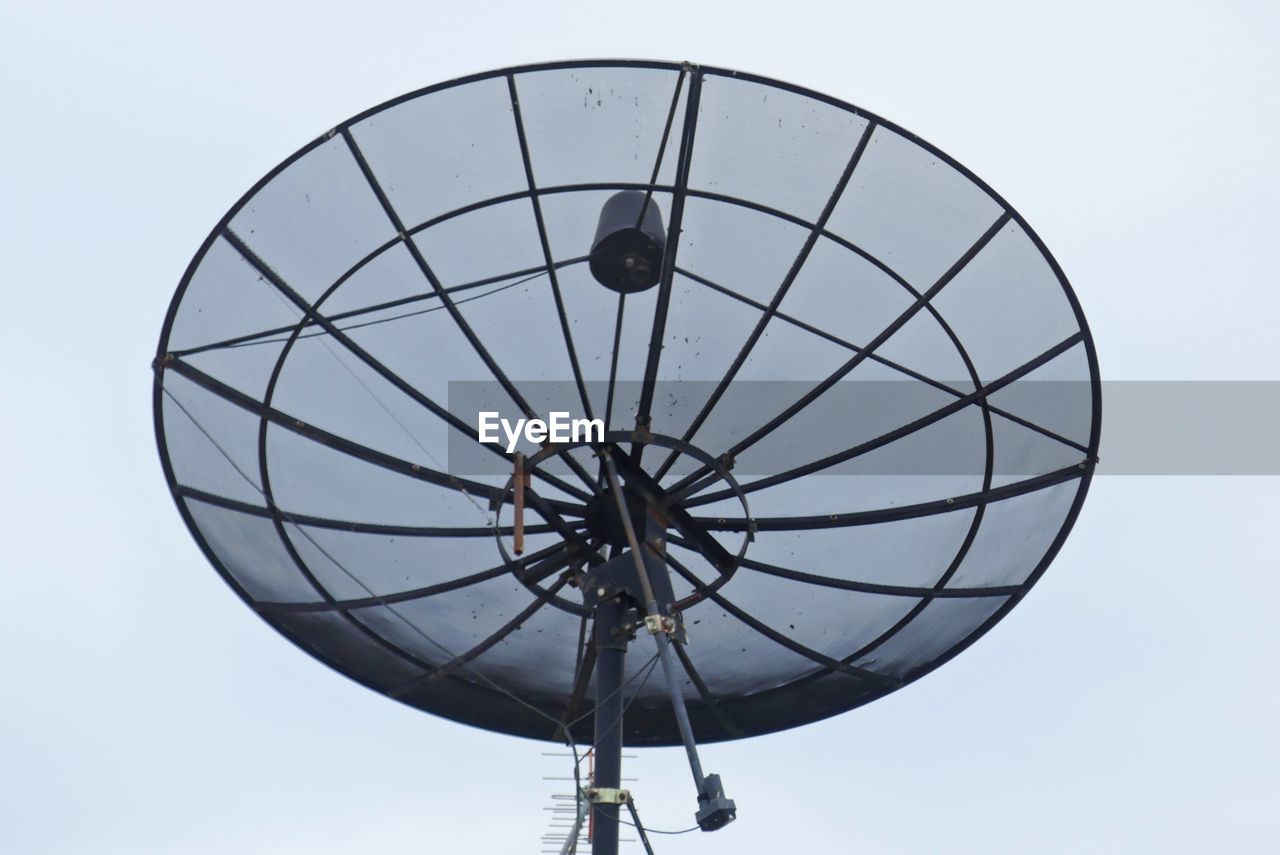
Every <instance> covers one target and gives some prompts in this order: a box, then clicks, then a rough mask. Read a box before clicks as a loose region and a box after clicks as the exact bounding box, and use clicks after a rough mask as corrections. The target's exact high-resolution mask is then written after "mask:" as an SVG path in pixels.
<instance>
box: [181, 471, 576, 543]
mask: <svg viewBox="0 0 1280 855" xmlns="http://www.w3.org/2000/svg"><path fill="white" fill-rule="evenodd" d="M174 494H175V495H178V496H182V497H184V498H188V499H194V500H196V501H198V502H204V503H205V504H206V505H216V506H217V507H220V508H226V509H227V510H229V511H237V512H239V513H242V514H249V515H250V516H256V517H265V518H267V519H270V518H271V516H272V515H273V514H275V513H277V512H278V513H280V514H283V515H284V516H285V517H286V518H287V519H288V521H289V522H290V523H292V524H294V525H299V526H306V527H307V528H323V529H332V530H333V531H349V532H353V533H355V534H381V535H387V536H389V537H495V536H497V535H510V534H511V533H512V527H511V526H497V527H493V526H436V525H396V524H394V523H367V522H359V521H357V520H339V519H333V518H332V517H320V516H315V515H313V514H300V513H296V512H294V511H288V510H284V509H281V508H278V507H276V506H275V505H274V504H272V505H267V506H262V505H253V504H250V503H248V502H241V501H239V500H237V499H229V498H227V497H226V496H220V495H218V494H217V493H210V492H207V491H205V490H200V489H197V488H195V487H188V486H184V485H182V484H179V485H177V486H176V487H175V488H174ZM584 525H585V523H574V524H572V525H566V526H565V528H563V529H562V528H561V527H560V526H555V525H551V524H549V523H547V524H539V525H526V526H525V527H524V530H525V533H526V534H563V533H564V532H565V531H568V532H571V533H573V534H574V535H575V536H577V531H578V529H580V528H582V527H584Z"/></svg>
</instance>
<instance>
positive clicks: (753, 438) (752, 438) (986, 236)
mask: <svg viewBox="0 0 1280 855" xmlns="http://www.w3.org/2000/svg"><path fill="white" fill-rule="evenodd" d="M1011 218H1012V215H1011V214H1010V213H1009V212H1008V211H1005V212H1004V213H1002V214H1001V215H1000V216H999V217H998V218H997V219H996V221H995V222H994V223H992V224H991V226H990V228H988V229H987V230H986V232H984V233H983V234H982V236H981V237H980V238H978V240H977V241H975V242H974V244H973V245H972V246H971V247H969V249H968V250H967V251H966V252H965V253H964V255H962V256H961V257H960V258H959V259H958V260H957V261H956V263H955V264H953V265H952V266H951V268H950V269H949V270H948V271H947V272H946V273H944V274H943V275H942V277H941V278H939V279H938V281H937V282H935V283H934V284H933V285H932V286H931V287H930V288H929V290H927V291H925V292H924V293H922V294H921V295H920V297H919V298H918V299H917V300H916V301H915V302H914V303H912V304H911V305H910V306H909V307H907V309H905V310H904V311H903V312H902V313H901V314H900V315H898V317H897V318H895V319H894V320H893V321H892V322H891V323H890V324H889V325H888V326H887V327H885V328H884V329H883V330H881V331H880V333H879V334H878V335H877V336H876V337H875V338H873V339H872V340H871V341H870V342H869V343H868V344H867V346H866V347H865V348H864V349H863V350H861V351H860V352H858V353H855V354H854V355H853V356H852V357H851V358H850V359H849V360H848V361H847V362H845V363H844V365H842V366H840V367H839V368H837V369H836V370H835V371H833V372H832V373H831V374H830V375H828V376H827V377H826V378H825V379H823V380H822V381H821V382H820V383H818V384H817V385H816V386H814V387H813V388H812V389H810V390H809V391H808V392H806V393H805V394H804V395H803V396H801V398H800V399H799V400H798V401H796V402H795V403H794V404H792V405H791V406H789V407H787V408H786V409H785V410H783V411H782V412H781V413H779V414H778V415H776V416H774V417H773V418H772V419H770V420H769V421H768V422H766V423H765V424H764V425H762V426H761V427H759V428H757V429H756V430H754V431H752V432H751V433H750V434H749V435H748V436H746V437H744V438H743V439H741V440H739V441H738V442H736V443H735V444H734V445H733V446H732V447H731V448H730V449H729V452H728V453H729V454H730V455H731V456H733V457H737V456H738V455H740V454H741V453H742V452H744V451H746V450H747V449H748V448H750V447H751V446H753V445H755V444H756V443H757V442H759V441H760V440H761V439H763V438H764V437H766V436H768V435H769V434H770V433H772V432H773V431H774V430H776V429H777V428H778V427H780V426H781V425H782V424H784V423H785V422H787V421H789V420H790V419H791V418H792V416H794V415H795V414H796V413H798V412H800V411H801V410H803V409H804V408H805V407H807V406H809V404H811V403H813V402H814V401H815V400H817V399H818V398H819V397H820V396H821V395H822V394H823V393H824V392H826V391H827V390H828V389H830V388H831V387H832V386H834V385H835V384H836V383H838V382H840V379H841V378H843V377H844V376H846V375H847V374H848V373H849V372H850V371H853V370H854V369H855V368H857V367H858V366H859V365H861V364H862V363H863V362H864V361H865V360H866V359H867V358H868V357H869V356H870V355H871V354H873V353H875V351H876V349H877V348H879V347H880V345H882V344H884V343H885V341H887V340H888V339H889V338H890V337H891V336H893V334H894V333H896V332H897V331H898V330H900V329H902V327H904V326H906V324H907V322H908V321H910V320H911V319H912V318H913V317H915V316H916V314H917V313H918V312H919V311H920V310H921V309H923V308H924V307H925V306H926V305H927V304H928V303H929V301H930V300H932V299H933V298H934V297H936V296H937V295H938V293H939V292H940V291H942V289H943V288H945V287H946V286H947V285H948V284H949V283H950V282H951V281H952V280H953V279H955V277H956V276H957V275H958V274H959V273H960V271H961V270H963V269H964V268H965V267H966V266H967V265H968V264H969V262H970V261H972V260H973V258H974V257H975V256H976V255H977V254H978V253H979V252H981V251H982V250H983V248H984V247H986V245H987V244H988V243H990V242H991V240H992V239H993V238H995V236H996V235H997V234H999V233H1000V231H1001V230H1002V229H1003V228H1004V227H1005V226H1006V225H1007V224H1008V223H1009V220H1010V219H1011ZM1078 335H1079V334H1077V336H1078ZM687 433H689V432H687ZM687 440H688V437H687V436H686V441H687ZM707 471H709V470H707V468H706V467H705V466H702V467H699V469H698V470H696V471H695V472H693V473H691V474H690V475H688V476H687V477H686V478H684V479H682V480H681V481H680V482H679V483H678V484H677V485H676V489H679V488H680V487H682V486H684V485H685V484H686V483H693V482H694V481H696V480H697V479H698V478H701V477H702V476H703V475H704V474H705V473H706V472H707Z"/></svg>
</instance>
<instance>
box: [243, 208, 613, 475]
mask: <svg viewBox="0 0 1280 855" xmlns="http://www.w3.org/2000/svg"><path fill="white" fill-rule="evenodd" d="M223 237H224V238H225V239H226V241H227V242H228V243H230V244H231V246H232V247H234V248H235V250H236V251H237V252H239V253H240V255H241V256H242V257H243V258H244V259H245V260H246V261H248V262H249V264H250V265H251V266H252V267H253V268H254V269H255V270H256V271H257V272H258V273H259V275H261V276H262V277H263V278H264V279H266V280H267V281H268V282H269V283H271V285H272V286H273V287H275V289H276V290H277V291H279V292H280V293H281V294H283V295H284V296H285V297H286V298H287V299H288V300H289V301H290V302H291V303H293V304H294V305H295V306H297V307H298V308H299V309H301V310H302V312H303V314H304V315H305V316H306V317H307V318H309V319H310V320H312V321H313V322H315V323H316V324H318V325H319V326H320V327H322V328H323V329H324V330H325V331H326V332H327V333H329V335H330V336H332V337H333V338H334V340H335V341H337V342H339V343H340V344H341V345H342V346H343V347H344V348H346V349H347V350H348V351H349V352H350V353H351V354H352V355H354V356H355V357H356V358H357V359H359V360H360V361H361V362H363V363H364V364H365V365H367V366H369V368H371V369H372V370H373V371H374V372H375V373H376V374H378V375H379V376H380V377H382V378H383V379H384V380H386V381H387V382H389V383H391V385H393V386H395V387H396V388H397V389H399V390H400V391H401V392H403V393H404V394H405V395H408V396H409V397H410V398H412V399H413V400H414V401H415V402H417V403H418V404H420V405H422V406H423V407H425V408H426V409H427V410H428V411H430V412H431V413H433V414H434V415H436V416H437V417H439V418H440V419H442V420H443V421H444V422H445V423H447V424H448V425H449V426H450V427H452V428H453V429H454V430H457V431H460V432H461V433H462V434H463V435H464V436H466V437H468V438H469V439H471V440H472V441H477V440H476V435H475V430H474V428H473V427H472V426H471V425H468V424H466V423H465V422H463V421H462V420H461V419H459V418H458V417H457V416H455V415H454V414H453V413H451V412H449V411H448V410H447V409H445V408H444V407H442V406H440V405H439V404H437V403H436V402H435V401H433V400H431V399H430V398H428V397H427V396H426V395H424V394H422V392H421V391H419V390H418V389H417V388H416V387H415V386H413V384H411V383H409V382H408V381H406V380H405V379H404V378H403V377H401V376H400V375H399V374H397V373H395V372H394V371H392V370H391V369H390V368H387V366H385V365H383V364H382V362H380V361H379V360H378V359H377V358H375V357H374V356H373V355H372V354H371V353H369V352H368V351H367V350H365V349H364V348H363V347H361V346H360V345H359V344H357V343H356V342H355V341H354V340H353V339H352V338H351V337H350V336H348V335H347V334H346V333H344V332H343V331H342V330H340V329H338V328H337V327H336V326H335V325H334V324H333V322H332V321H330V320H329V319H328V318H327V317H325V316H324V315H323V314H321V313H320V312H319V311H318V310H317V309H316V308H315V307H314V306H312V305H311V304H310V303H308V302H307V301H306V299H304V298H303V297H302V296H301V295H300V294H298V292H297V291H295V290H293V288H292V287H291V286H290V285H289V284H288V283H287V282H285V281H284V280H283V279H281V278H280V276H279V275H278V274H277V273H276V272H275V270H273V269H272V268H271V266H270V265H268V264H267V263H266V262H265V261H263V260H262V259H261V258H259V257H258V255H257V253H255V252H254V251H253V250H252V249H250V248H249V246H248V245H247V244H245V242H244V241H242V240H241V239H240V237H239V236H238V235H237V234H236V233H235V232H233V231H231V229H229V228H227V229H224V230H223ZM282 355H283V354H282ZM480 445H481V447H482V448H484V449H485V450H486V451H489V452H490V453H493V454H497V455H498V456H499V457H501V458H502V459H503V460H506V461H508V462H510V460H511V458H510V456H509V455H508V454H506V453H505V452H504V451H503V450H502V449H501V448H499V447H497V446H495V445H487V444H484V443H480ZM536 474H537V475H538V477H540V478H542V479H543V480H545V481H547V482H548V483H551V484H554V485H555V486H556V487H558V488H559V489H561V490H565V491H566V492H568V493H570V494H571V495H577V496H578V497H579V498H584V499H585V498H589V496H588V495H587V494H586V493H583V491H581V490H579V489H577V488H575V487H573V486H572V485H570V484H566V483H565V482H563V481H561V480H560V479H558V478H555V477H554V476H551V475H547V474H546V473H543V472H537V473H536Z"/></svg>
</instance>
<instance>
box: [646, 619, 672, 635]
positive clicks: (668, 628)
mask: <svg viewBox="0 0 1280 855" xmlns="http://www.w3.org/2000/svg"><path fill="white" fill-rule="evenodd" d="M644 625H645V628H646V629H648V630H649V632H650V633H652V634H653V635H674V634H675V631H676V621H675V618H670V617H667V616H666V615H645V616H644Z"/></svg>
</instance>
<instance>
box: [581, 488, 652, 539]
mask: <svg viewBox="0 0 1280 855" xmlns="http://www.w3.org/2000/svg"><path fill="white" fill-rule="evenodd" d="M622 497H623V498H624V499H625V500H626V504H627V511H628V513H629V514H630V516H631V526H632V528H633V529H634V530H635V532H636V533H637V534H639V535H640V536H641V537H643V534H644V531H645V513H646V512H647V510H648V503H646V502H645V500H644V498H643V497H641V496H640V494H639V493H637V492H636V491H635V490H633V489H632V488H630V487H626V486H624V487H623V488H622ZM585 516H586V523H587V532H588V533H589V534H590V535H591V537H592V539H598V540H602V541H604V542H605V543H607V544H609V545H610V546H626V544H627V532H626V529H625V528H623V525H622V516H621V515H620V514H619V513H618V505H617V503H616V502H615V501H614V500H613V495H612V494H611V493H610V492H609V491H608V490H605V491H603V492H600V493H596V494H595V495H594V496H592V497H591V499H590V500H589V501H588V502H587V507H586V513H585Z"/></svg>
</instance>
